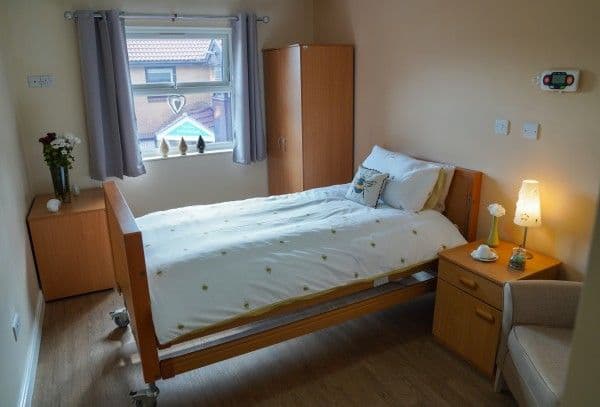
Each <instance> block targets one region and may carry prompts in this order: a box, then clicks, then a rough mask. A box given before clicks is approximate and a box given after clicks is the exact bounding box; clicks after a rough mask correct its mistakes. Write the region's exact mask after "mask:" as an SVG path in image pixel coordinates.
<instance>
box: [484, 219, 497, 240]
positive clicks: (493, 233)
mask: <svg viewBox="0 0 600 407" xmlns="http://www.w3.org/2000/svg"><path fill="white" fill-rule="evenodd" d="M485 243H486V244H487V245H488V246H490V247H497V246H498V245H499V244H500V238H499V237H498V217H497V216H492V228H491V229H490V234H489V236H488V238H487V241H486V242H485Z"/></svg>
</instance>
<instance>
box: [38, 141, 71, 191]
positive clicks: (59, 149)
mask: <svg viewBox="0 0 600 407" xmlns="http://www.w3.org/2000/svg"><path fill="white" fill-rule="evenodd" d="M38 141H39V142H40V143H42V145H43V153H44V161H46V164H47V165H48V168H49V169H50V175H51V176H52V184H53V186H54V195H55V196H56V198H57V199H60V200H61V201H63V202H71V187H70V184H69V170H70V169H71V168H73V163H74V162H75V157H74V156H73V149H74V148H75V146H76V145H78V144H81V140H80V139H79V137H77V136H75V135H73V134H71V133H65V134H60V135H58V136H57V135H56V133H47V134H46V136H45V137H41V138H40V139H39V140H38Z"/></svg>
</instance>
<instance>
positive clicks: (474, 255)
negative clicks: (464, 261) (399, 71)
mask: <svg viewBox="0 0 600 407" xmlns="http://www.w3.org/2000/svg"><path fill="white" fill-rule="evenodd" d="M471 257H472V258H474V259H475V260H477V261H483V262H486V263H491V262H493V261H496V260H498V254H497V253H496V252H495V251H493V250H492V257H487V258H485V257H479V256H477V250H473V251H472V252H471Z"/></svg>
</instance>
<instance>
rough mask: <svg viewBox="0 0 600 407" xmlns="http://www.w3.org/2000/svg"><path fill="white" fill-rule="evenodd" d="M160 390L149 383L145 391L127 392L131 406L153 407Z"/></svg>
mask: <svg viewBox="0 0 600 407" xmlns="http://www.w3.org/2000/svg"><path fill="white" fill-rule="evenodd" d="M159 393H160V390H158V387H156V385H155V384H154V383H150V385H149V386H148V388H147V389H144V390H140V391H132V392H129V397H131V404H132V405H134V406H135V407H155V406H156V403H157V399H158V394H159Z"/></svg>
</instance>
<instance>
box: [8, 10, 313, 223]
mask: <svg viewBox="0 0 600 407" xmlns="http://www.w3.org/2000/svg"><path fill="white" fill-rule="evenodd" d="M7 2H8V3H9V7H8V9H10V19H9V22H8V27H7V30H8V34H9V41H10V60H11V67H10V73H11V79H12V81H13V82H14V83H15V88H16V91H15V94H16V103H17V111H18V116H19V132H20V134H21V137H22V138H23V149H24V152H25V157H26V161H27V168H28V172H29V178H30V182H31V187H32V190H33V192H34V193H41V192H49V191H51V183H50V175H49V173H48V169H47V168H46V167H45V164H44V162H43V160H42V157H41V148H40V146H39V145H38V143H37V139H38V138H39V137H40V135H42V134H43V133H45V132H47V131H57V132H63V131H71V132H73V133H75V134H78V135H81V136H82V138H83V139H84V140H85V121H84V120H85V118H84V113H83V98H82V90H81V77H80V71H79V56H78V52H77V47H78V45H77V40H76V37H75V25H74V23H73V22H71V21H66V20H65V19H64V18H63V12H64V11H65V10H71V9H78V8H84V9H108V8H120V9H122V10H126V11H130V12H152V13H161V12H164V13H171V12H178V13H181V14H185V13H188V14H194V13H196V14H231V13H235V12H237V11H240V10H243V9H248V10H254V11H256V12H257V14H259V15H265V14H266V15H269V16H270V17H271V19H272V20H271V22H270V23H269V24H259V27H258V31H259V41H260V43H261V45H262V46H264V47H272V46H280V45H285V44H287V43H290V42H298V41H311V40H312V34H313V14H312V8H313V5H312V0H220V1H219V0H205V1H198V0H175V1H168V2H167V1H164V0H148V1H140V0H121V1H118V0H112V1H111V0H87V1H86V0H80V1H61V0H7ZM23 27H26V29H23ZM40 73H50V74H53V75H54V76H55V83H54V86H53V87H51V88H45V89H29V88H27V85H26V75H27V74H40ZM87 154H88V151H87V145H86V143H85V142H84V143H83V145H82V146H81V147H80V148H78V151H77V152H76V159H77V162H76V167H75V168H74V171H73V178H74V182H75V183H77V184H79V185H80V186H82V187H88V186H94V185H97V183H95V182H93V181H91V180H90V178H89V175H88V170H87V168H88V159H87ZM146 169H147V172H148V173H147V174H146V175H145V176H143V177H139V178H137V179H133V178H128V179H125V180H124V181H123V182H122V183H121V186H122V188H123V190H124V193H125V195H126V196H127V198H128V199H129V201H130V203H131V206H132V208H133V210H134V212H135V213H136V214H137V215H140V214H143V213H146V212H148V211H152V210H159V209H166V208H171V207H174V206H183V205H189V204H193V203H211V202H217V201H223V200H231V199H238V198H244V197H249V196H257V195H265V194H266V193H267V166H266V163H265V162H262V163H258V164H255V165H251V166H241V165H235V164H233V163H232V158H231V154H216V155H211V156H204V157H189V158H177V159H168V160H161V161H152V162H148V164H147V166H146ZM175 184H178V185H182V184H183V185H185V188H180V187H177V186H176V185H175Z"/></svg>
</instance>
